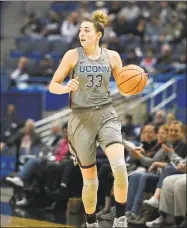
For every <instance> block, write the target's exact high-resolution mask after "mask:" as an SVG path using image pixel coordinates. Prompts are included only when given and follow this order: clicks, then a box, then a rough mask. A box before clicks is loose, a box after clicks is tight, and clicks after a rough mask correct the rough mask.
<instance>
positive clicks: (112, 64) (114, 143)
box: [49, 11, 128, 227]
mask: <svg viewBox="0 0 187 228" xmlns="http://www.w3.org/2000/svg"><path fill="white" fill-rule="evenodd" d="M106 23H107V16H106V15H105V14H104V13H103V12H102V11H95V12H94V14H93V18H91V19H86V20H84V21H83V22H82V24H81V26H80V32H79V39H80V43H81V46H82V47H79V48H76V49H73V50H69V51H67V52H66V53H65V55H64V57H63V59H62V61H61V63H60V65H59V67H58V69H57V70H56V72H55V74H54V77H53V79H52V81H51V83H50V85H49V90H50V92H51V93H55V94H64V93H70V101H71V109H72V112H71V114H70V119H69V124H68V125H69V126H68V133H69V136H68V137H69V146H70V150H71V153H72V154H73V155H74V156H75V158H76V160H77V162H78V164H79V166H80V169H81V173H82V176H83V182H84V184H83V191H82V200H83V204H84V208H85V212H86V218H87V222H86V225H87V227H99V224H98V222H97V221H96V215H95V211H96V204H97V190H98V179H97V169H96V165H95V162H96V140H97V142H98V143H99V144H100V146H101V147H102V149H103V151H104V152H105V154H106V156H107V157H108V159H109V162H110V165H111V168H112V171H113V175H114V178H115V181H114V196H115V201H116V218H115V220H114V224H113V226H114V227H127V221H126V217H125V216H124V209H125V202H126V199H127V190H128V179H127V171H126V165H125V160H124V146H123V143H122V135H121V124H120V122H119V120H118V115H117V113H116V111H115V109H114V108H113V107H112V104H111V103H112V101H111V96H110V91H109V80H110V76H111V73H112V74H113V75H114V77H117V75H118V73H119V72H120V70H121V69H122V61H121V58H120V56H119V54H118V53H117V52H115V51H111V50H107V49H105V48H101V47H100V46H99V41H100V39H101V38H102V36H103V35H104V25H105V24H106ZM69 72H72V79H71V80H70V81H69V82H68V83H67V85H65V86H63V85H61V83H62V82H63V81H64V79H65V77H66V76H67V74H68V73H69Z"/></svg>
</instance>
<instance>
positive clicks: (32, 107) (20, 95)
mask: <svg viewBox="0 0 187 228" xmlns="http://www.w3.org/2000/svg"><path fill="white" fill-rule="evenodd" d="M8 104H13V105H15V106H16V116H17V118H18V120H19V122H20V123H23V122H24V121H25V120H26V119H28V118H31V119H33V120H40V119H41V118H42V112H43V107H44V100H43V95H42V93H25V92H9V93H8V92H5V93H2V94H1V119H3V118H4V117H5V115H6V112H7V106H8Z"/></svg>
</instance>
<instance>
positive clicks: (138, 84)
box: [124, 74, 142, 93]
mask: <svg viewBox="0 0 187 228" xmlns="http://www.w3.org/2000/svg"><path fill="white" fill-rule="evenodd" d="M141 81H142V74H141V79H140V81H139V83H138V84H137V85H136V86H135V87H134V88H133V89H131V90H129V91H128V92H124V93H129V92H132V91H133V90H135V89H136V88H137V87H138V86H139V85H140V82H141Z"/></svg>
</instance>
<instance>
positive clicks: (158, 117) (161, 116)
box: [153, 110, 166, 129]
mask: <svg viewBox="0 0 187 228" xmlns="http://www.w3.org/2000/svg"><path fill="white" fill-rule="evenodd" d="M165 118H166V113H165V111H163V110H158V111H157V112H156V113H155V116H154V122H153V123H154V124H155V126H156V128H157V129H159V127H160V126H161V125H163V124H165V121H166V120H165Z"/></svg>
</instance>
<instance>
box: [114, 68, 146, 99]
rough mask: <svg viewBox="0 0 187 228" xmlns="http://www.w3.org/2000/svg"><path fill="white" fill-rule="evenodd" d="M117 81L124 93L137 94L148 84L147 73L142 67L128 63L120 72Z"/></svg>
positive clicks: (121, 91)
mask: <svg viewBox="0 0 187 228" xmlns="http://www.w3.org/2000/svg"><path fill="white" fill-rule="evenodd" d="M116 83H117V85H118V88H119V91H120V93H121V94H122V95H136V94H138V93H140V92H142V91H143V89H144V88H145V86H146V85H147V75H146V73H145V71H144V70H143V69H142V68H141V67H139V66H136V65H133V64H131V65H127V66H125V67H123V68H122V69H121V71H120V72H119V74H118V76H117V78H116Z"/></svg>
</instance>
